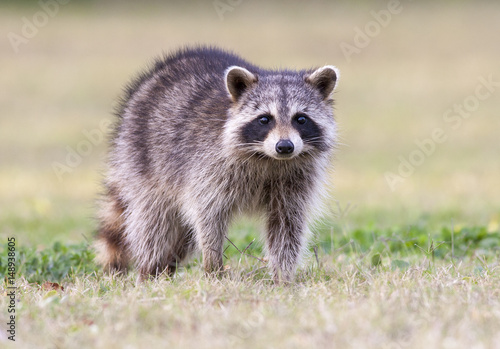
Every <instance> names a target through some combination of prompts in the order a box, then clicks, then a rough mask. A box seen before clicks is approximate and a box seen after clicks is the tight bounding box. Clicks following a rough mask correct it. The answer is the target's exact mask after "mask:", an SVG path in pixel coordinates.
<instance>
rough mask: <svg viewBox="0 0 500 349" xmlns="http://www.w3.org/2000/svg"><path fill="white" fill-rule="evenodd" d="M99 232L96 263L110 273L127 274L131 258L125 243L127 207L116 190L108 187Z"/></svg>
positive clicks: (102, 202) (102, 204)
mask: <svg viewBox="0 0 500 349" xmlns="http://www.w3.org/2000/svg"><path fill="white" fill-rule="evenodd" d="M100 204H101V210H100V217H99V230H98V232H97V239H96V242H95V244H94V247H95V249H96V252H97V256H96V261H97V262H98V263H99V264H100V265H102V266H103V268H104V270H105V271H108V272H125V271H126V270H127V268H128V265H129V262H130V258H129V253H128V251H127V250H128V248H127V245H126V242H125V237H124V229H125V219H124V217H123V213H124V211H125V208H126V207H125V205H124V204H123V202H122V201H121V200H120V198H119V196H118V193H117V191H116V190H114V189H112V188H111V187H109V186H108V188H107V193H106V195H105V196H104V198H103V199H102V201H101V203H100Z"/></svg>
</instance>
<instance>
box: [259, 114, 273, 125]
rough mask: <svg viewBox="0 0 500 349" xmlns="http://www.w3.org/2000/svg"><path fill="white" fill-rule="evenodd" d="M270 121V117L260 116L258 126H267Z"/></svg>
mask: <svg viewBox="0 0 500 349" xmlns="http://www.w3.org/2000/svg"><path fill="white" fill-rule="evenodd" d="M269 121H271V116H270V115H262V116H261V117H259V124H261V125H267V124H268V123H269Z"/></svg>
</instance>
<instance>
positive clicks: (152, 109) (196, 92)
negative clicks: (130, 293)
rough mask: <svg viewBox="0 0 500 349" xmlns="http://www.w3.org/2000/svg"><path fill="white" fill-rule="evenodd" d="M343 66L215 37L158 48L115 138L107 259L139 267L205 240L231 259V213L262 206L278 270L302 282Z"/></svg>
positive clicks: (218, 265) (219, 256)
mask: <svg viewBox="0 0 500 349" xmlns="http://www.w3.org/2000/svg"><path fill="white" fill-rule="evenodd" d="M338 77H339V73H338V70H337V68H335V67H334V66H329V65H327V66H324V67H321V68H318V69H315V70H301V71H293V70H266V69H262V68H259V67H257V66H255V65H253V64H251V63H249V62H247V61H245V60H243V59H242V58H240V57H238V56H237V55H235V54H232V53H230V52H226V51H223V50H221V49H218V48H214V47H196V48H185V49H182V50H180V51H178V52H176V53H174V54H171V55H168V56H165V57H163V58H161V59H158V60H157V61H156V62H155V64H154V66H153V67H152V68H151V69H150V70H149V71H147V72H145V73H143V74H142V75H140V76H139V77H138V78H137V79H136V80H135V81H133V82H132V83H131V84H129V86H128V87H127V88H126V93H125V97H124V98H123V100H122V103H121V107H120V108H119V111H118V113H117V114H118V121H117V125H116V129H115V133H114V135H113V137H112V141H111V147H110V148H111V149H110V154H109V161H108V167H109V169H108V173H107V176H106V178H105V193H104V195H103V198H102V203H101V210H100V224H99V229H98V234H97V247H98V250H99V251H98V260H99V262H100V263H101V264H102V265H103V266H104V267H106V268H107V269H111V270H118V271H124V270H126V269H127V267H128V265H129V264H130V263H132V264H134V265H135V266H136V268H137V269H138V271H139V274H140V278H141V279H145V278H148V277H150V276H158V275H159V274H161V273H164V272H166V273H169V274H172V273H174V272H175V270H176V268H177V266H178V265H179V264H180V263H181V262H183V261H184V260H185V259H186V258H187V257H188V256H189V255H191V254H192V253H193V252H194V251H197V250H201V252H202V258H203V267H204V269H205V271H206V272H207V273H213V272H215V273H217V272H220V271H221V270H222V269H223V244H224V241H225V238H226V235H227V232H228V225H229V224H230V222H231V219H232V218H233V217H234V216H235V215H237V214H240V213H245V212H249V213H254V214H257V215H260V216H261V217H263V220H264V221H265V225H266V230H265V231H266V232H265V241H266V243H265V245H266V255H267V260H268V264H269V268H270V271H271V273H272V275H273V278H274V280H276V281H278V282H279V281H285V282H286V281H292V280H293V278H294V274H295V271H296V268H297V265H298V263H299V262H300V258H301V256H302V254H303V252H304V250H305V247H306V243H307V237H308V235H309V229H308V223H309V221H310V219H311V215H312V214H313V212H314V210H315V208H316V207H317V205H318V201H317V199H318V198H319V197H320V196H321V194H322V193H323V191H324V188H323V186H324V183H325V173H326V170H327V167H328V166H329V162H330V158H331V154H332V151H333V149H334V147H335V144H336V122H335V120H334V117H333V99H332V92H333V90H334V88H335V86H336V84H337V80H338Z"/></svg>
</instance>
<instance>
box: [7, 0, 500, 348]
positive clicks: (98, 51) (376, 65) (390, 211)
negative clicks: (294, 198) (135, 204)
mask: <svg viewBox="0 0 500 349" xmlns="http://www.w3.org/2000/svg"><path fill="white" fill-rule="evenodd" d="M234 3H236V2H234ZM401 3H402V6H403V10H402V12H401V13H399V14H397V15H393V16H392V17H391V22H390V24H389V25H387V26H386V27H384V28H383V29H381V31H380V33H379V34H378V35H376V36H374V37H372V38H371V40H370V43H369V45H367V46H366V47H365V48H363V49H362V50H361V52H360V53H359V54H356V55H354V56H352V57H351V58H352V59H351V61H347V59H346V57H345V56H344V55H343V54H342V51H341V49H340V47H339V44H340V43H341V42H347V43H351V44H352V43H353V40H354V35H355V31H354V29H355V28H364V26H365V25H366V24H367V23H368V22H369V21H372V20H373V15H372V14H371V11H381V10H384V9H386V8H387V2H386V1H382V2H373V1H372V2H367V1H360V2H338V1H337V2H329V1H323V0H319V1H314V2H310V3H308V5H307V6H304V3H303V2H301V1H287V2H286V3H285V2H280V1H275V2H264V1H258V0H255V1H253V0H252V1H242V2H241V3H239V5H237V6H235V7H234V9H233V11H229V12H227V13H226V14H225V16H224V18H223V20H222V21H221V20H220V18H219V17H218V15H217V13H216V11H215V10H214V8H213V4H212V2H210V1H208V2H207V1H205V2H195V1H193V2H189V3H188V2H185V4H184V3H183V4H181V3H180V2H179V3H178V4H177V3H176V4H172V3H171V2H152V3H151V4H150V5H148V6H144V5H143V4H142V3H141V5H140V6H139V5H137V4H136V3H134V2H120V4H121V5H120V7H118V6H117V5H116V4H114V3H112V2H101V1H100V2H79V1H78V0H73V1H71V2H69V3H68V4H67V5H61V7H60V9H59V12H58V14H57V15H55V16H54V17H50V19H49V23H48V24H47V25H45V26H43V27H42V28H40V29H39V31H38V33H37V34H36V35H35V36H34V37H33V38H30V40H29V42H28V43H27V44H25V45H23V46H21V47H20V52H19V53H17V54H15V53H14V52H13V50H12V48H11V47H10V44H9V42H8V40H3V41H2V42H0V53H1V54H0V65H1V66H2V74H0V85H1V86H2V87H4V86H5V88H3V89H2V94H0V105H2V108H1V110H0V125H1V126H0V149H1V151H0V274H1V275H0V277H1V278H2V279H3V278H4V275H5V267H6V265H7V255H6V246H7V244H6V241H7V238H8V237H15V238H16V242H17V245H16V249H17V274H16V280H17V281H16V284H17V286H18V289H17V295H16V315H17V319H16V321H17V333H16V343H11V342H10V341H7V340H6V337H5V334H6V332H5V331H4V327H5V325H3V324H4V323H6V321H4V319H7V315H8V313H7V312H6V309H7V305H8V301H9V298H8V297H0V308H1V310H0V314H2V315H1V316H0V320H1V323H2V325H0V329H1V331H0V347H2V348H3V347H6V348H9V347H11V348H14V347H15V348H33V347H41V348H74V347H82V348H125V347H130V348H136V347H137V348H138V347H144V346H146V345H148V346H150V347H152V348H153V347H165V346H170V347H181V348H189V347H196V348H214V347H249V348H250V347H251V348H261V347H262V348H274V347H292V348H294V347H295V348H301V347H304V348H305V347H307V348H309V347H336V348H350V347H361V348H421V347H426V348H427V347H428V348H456V347H462V348H471V347H474V348H492V347H497V346H498V344H497V343H499V342H500V337H499V335H498V333H500V304H499V299H500V295H499V291H498V290H499V289H500V282H499V269H498V268H499V264H498V261H499V246H500V230H499V221H500V195H499V193H498V189H497V187H498V173H500V162H499V161H497V158H498V154H499V153H500V143H499V142H498V127H499V126H500V123H499V121H498V117H497V116H498V110H500V104H499V103H500V99H498V97H497V96H498V93H500V92H498V91H497V90H495V91H494V92H493V95H492V96H491V97H490V98H488V99H485V100H482V101H481V102H480V103H479V105H478V107H477V109H476V110H475V111H474V112H473V113H472V115H471V116H470V117H468V118H467V119H464V120H463V123H462V125H461V126H460V127H459V128H458V129H453V128H451V125H450V124H448V123H446V122H445V121H444V119H443V114H444V113H445V112H446V110H448V109H449V108H453V107H454V105H455V104H460V103H463V102H464V100H466V98H467V97H468V96H470V95H472V94H474V92H475V88H476V86H477V84H478V81H479V80H478V79H479V77H488V76H490V75H492V76H493V77H494V80H495V81H497V80H499V79H500V75H499V74H500V71H499V69H498V56H499V54H500V51H499V46H498V45H493V44H492V41H491V37H492V36H491V35H492V33H498V32H499V31H500V24H499V23H500V22H499V21H498V13H499V11H500V7H499V4H498V3H496V2H493V1H491V2H487V1H485V2H481V4H478V3H472V2H467V1H454V2H446V3H439V4H436V3H432V2H424V1H419V2H415V1H413V2H409V1H408V2H406V1H402V2H401ZM0 7H1V8H0V10H1V11H0V33H3V34H2V35H4V38H6V35H7V33H9V32H16V33H19V32H20V30H21V26H22V24H23V21H22V18H23V17H26V18H28V19H31V18H32V17H33V15H34V14H36V13H37V12H38V11H40V7H39V5H38V4H37V3H34V4H32V5H30V4H27V3H26V4H23V5H22V6H20V5H18V4H17V2H13V1H10V2H6V3H2V5H0ZM423 19H424V20H423ZM193 43H209V44H210V43H211V44H217V45H219V46H222V47H225V48H230V49H233V50H234V51H236V52H238V53H240V54H241V55H242V56H244V57H245V58H247V59H249V60H250V61H252V62H254V63H256V64H259V65H262V66H266V67H273V66H274V67H276V66H280V65H281V66H286V67H291V68H294V67H297V68H304V67H310V66H320V65H324V64H334V65H336V66H338V67H339V69H340V70H341V74H342V75H341V80H340V83H339V90H338V92H337V93H336V99H337V103H336V119H337V121H338V123H339V128H340V135H341V143H342V144H341V145H340V148H339V151H338V154H337V156H336V159H335V162H334V163H335V166H334V167H335V172H334V173H332V176H331V179H332V186H331V188H329V189H330V191H331V193H332V197H334V198H335V200H333V199H332V200H331V201H330V202H329V203H328V204H329V208H328V210H327V212H326V218H325V219H324V220H323V221H321V222H318V224H317V225H316V226H315V227H314V231H315V232H316V238H315V240H314V241H313V243H312V245H311V251H310V254H309V256H308V257H307V258H306V260H305V261H304V265H303V267H302V268H301V269H300V271H299V273H298V275H297V280H296V282H295V283H294V284H293V285H288V286H283V285H281V286H280V285H278V286H276V285H273V284H272V283H271V282H270V281H269V275H268V273H267V270H266V269H265V268H263V265H262V263H261V262H259V261H258V260H256V259H255V258H252V257H249V256H242V255H241V254H240V253H239V252H238V249H239V250H240V251H241V250H243V249H244V248H245V247H247V246H249V244H250V243H251V242H252V241H253V240H254V239H257V240H256V241H255V242H253V243H252V244H251V245H250V247H249V248H248V249H247V251H246V252H248V253H249V254H251V255H254V256H259V257H260V256H262V244H261V243H260V242H259V241H258V238H259V236H260V234H259V233H260V229H261V228H260V227H259V226H258V225H256V224H255V222H253V221H249V220H241V221H238V222H236V223H235V224H234V225H233V226H232V228H231V230H230V236H229V238H230V239H231V241H232V242H233V243H234V244H235V246H236V247H237V248H238V249H236V248H235V247H233V246H232V245H231V244H230V243H227V244H226V246H227V250H226V251H225V256H226V257H227V258H226V260H225V263H226V264H227V265H228V266H229V269H228V271H227V273H226V276H225V277H223V278H222V279H220V280H219V279H210V278H206V277H204V276H203V274H202V271H201V268H200V260H199V257H195V258H194V259H193V260H192V261H191V263H189V264H188V265H187V266H186V267H185V268H183V269H181V272H180V273H179V274H177V275H176V276H175V277H174V278H173V279H171V280H169V279H166V278H160V279H158V280H154V281H149V282H146V283H144V284H140V285H138V284H136V278H137V275H136V274H135V273H134V272H131V273H130V274H129V275H127V276H125V277H112V276H108V275H104V274H103V273H102V271H101V270H100V269H99V268H98V267H97V266H96V265H95V264H94V262H93V256H94V252H93V251H92V250H91V249H90V248H89V244H90V243H91V241H92V237H93V232H94V230H95V227H96V224H95V221H94V218H93V217H95V208H94V201H95V198H96V196H97V194H98V192H99V190H100V184H99V183H100V181H101V174H100V173H101V171H102V170H103V162H104V158H105V154H106V142H104V141H101V142H96V144H93V146H92V149H91V151H90V153H89V154H87V155H85V156H83V157H82V159H81V162H80V163H79V164H78V165H76V166H73V167H72V168H71V171H70V172H69V173H65V174H64V175H63V176H62V177H61V178H58V177H57V175H56V174H55V172H54V170H53V164H54V162H59V163H66V161H67V156H68V148H69V149H71V150H75V149H77V148H78V145H79V144H80V143H81V142H83V141H85V140H86V139H87V138H86V133H87V131H102V130H101V126H100V125H101V123H102V121H103V120H110V119H111V112H112V110H113V108H114V103H115V101H116V100H117V98H118V95H119V93H120V90H121V88H122V86H123V85H124V83H125V82H126V81H127V80H128V79H129V78H130V77H131V76H132V75H133V74H135V73H136V72H137V71H139V70H140V69H141V68H142V67H144V66H145V65H146V63H147V62H149V61H150V59H151V57H153V56H155V55H158V54H160V53H161V52H162V51H170V50H173V49H176V48H178V47H180V46H183V45H186V44H193ZM437 127H439V128H442V129H443V130H444V131H445V132H446V135H447V136H448V138H447V140H446V141H445V142H444V143H442V144H440V145H439V146H438V147H437V148H436V151H435V152H434V153H433V154H432V155H431V156H428V157H427V158H426V159H425V161H424V163H423V164H422V165H420V166H418V167H417V168H416V169H415V172H414V173H413V174H412V175H411V176H409V177H408V178H406V179H405V180H404V182H403V183H401V184H400V185H398V187H397V189H396V190H395V191H391V190H390V188H389V186H388V185H387V183H386V181H385V177H384V175H385V173H386V172H388V171H392V172H397V167H398V164H399V160H398V158H399V157H400V156H403V157H408V155H409V154H410V153H411V152H412V151H414V150H415V149H416V145H415V141H416V140H422V139H424V138H428V137H430V136H431V134H432V131H433V130H434V129H435V128H437ZM4 242H5V243H4ZM59 286H62V288H61V287H59ZM5 287H6V284H4V283H3V284H1V285H0V288H1V289H0V293H2V295H5V294H7V291H8V290H7V289H6V288H5Z"/></svg>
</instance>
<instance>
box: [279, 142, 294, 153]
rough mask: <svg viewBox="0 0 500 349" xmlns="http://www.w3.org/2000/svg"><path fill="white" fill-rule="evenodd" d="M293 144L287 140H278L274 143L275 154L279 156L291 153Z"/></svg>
mask: <svg viewBox="0 0 500 349" xmlns="http://www.w3.org/2000/svg"><path fill="white" fill-rule="evenodd" d="M293 149H294V146H293V143H292V141H290V140H289V139H280V140H279V142H278V143H276V152H277V153H278V154H280V155H288V154H291V153H293Z"/></svg>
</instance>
